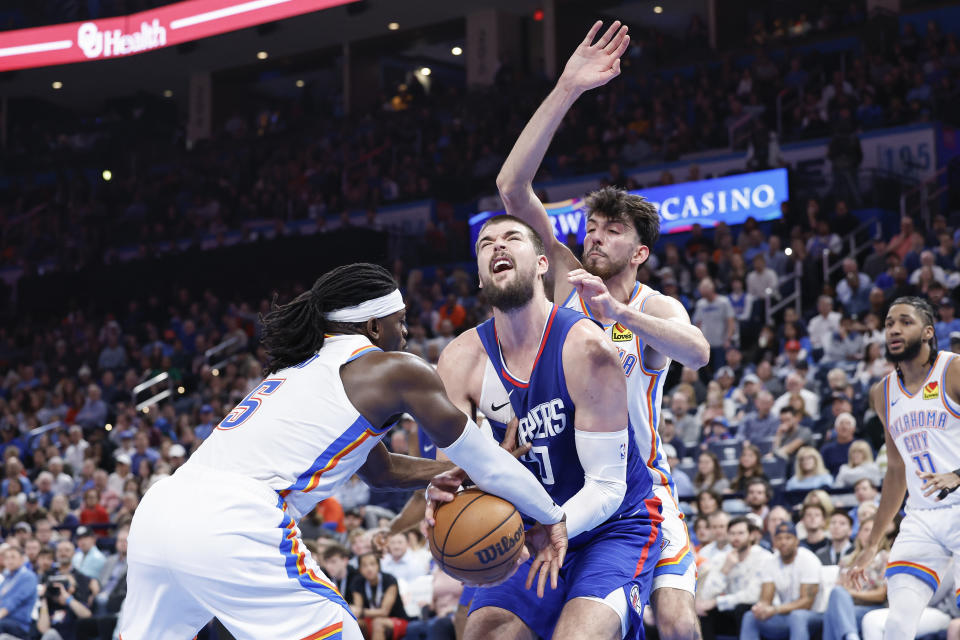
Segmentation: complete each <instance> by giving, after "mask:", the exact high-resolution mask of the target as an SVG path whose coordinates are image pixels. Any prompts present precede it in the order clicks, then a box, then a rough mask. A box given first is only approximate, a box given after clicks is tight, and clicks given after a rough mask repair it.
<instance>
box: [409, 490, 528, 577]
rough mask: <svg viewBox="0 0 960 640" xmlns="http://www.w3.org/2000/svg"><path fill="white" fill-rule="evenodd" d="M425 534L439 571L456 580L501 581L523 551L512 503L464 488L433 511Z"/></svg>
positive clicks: (521, 528)
mask: <svg viewBox="0 0 960 640" xmlns="http://www.w3.org/2000/svg"><path fill="white" fill-rule="evenodd" d="M434 519H435V520H436V523H437V524H436V525H435V526H434V527H433V528H432V529H431V530H430V531H429V532H428V538H429V540H430V552H431V553H432V554H433V557H434V558H435V559H436V561H437V562H438V563H439V564H440V568H441V569H443V571H445V572H446V573H447V575H450V576H453V577H454V578H457V579H458V580H462V581H464V582H468V583H472V584H485V583H489V582H496V581H498V580H501V579H503V578H504V577H505V576H506V575H507V574H508V573H509V572H510V570H511V569H512V568H513V564H514V562H515V561H516V558H517V554H519V553H520V550H521V549H523V543H524V535H523V520H522V519H521V517H520V512H519V511H517V508H516V507H514V506H513V505H512V504H510V503H509V502H507V501H506V500H503V499H501V498H498V497H496V496H492V495H490V494H489V493H484V492H483V491H480V490H479V489H467V490H466V491H462V492H460V493H459V494H457V496H456V497H455V498H454V499H453V501H452V502H447V503H445V504H443V505H441V506H440V507H438V508H437V510H436V513H435V514H434Z"/></svg>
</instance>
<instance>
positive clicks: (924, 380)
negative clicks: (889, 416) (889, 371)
mask: <svg viewBox="0 0 960 640" xmlns="http://www.w3.org/2000/svg"><path fill="white" fill-rule="evenodd" d="M942 354H943V351H939V352H937V357H936V359H935V360H934V361H933V364H932V365H930V370H929V371H927V375H925V376H924V377H923V382H921V383H920V387H919V388H918V389H917V390H916V392H915V393H910V392H909V391H907V389H906V388H905V387H904V386H903V381H902V380H900V376H897V384H898V385H900V391H902V392H903V395H905V396H907V397H908V398H910V399H911V400H913V398H914V396H916V395H917V393H920V389H923V388H924V387H925V386H926V384H927V380H928V379H929V378H930V374H931V373H933V370H934V369H936V368H937V363H938V362H940V356H941V355H942Z"/></svg>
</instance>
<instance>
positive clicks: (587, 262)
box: [583, 253, 630, 280]
mask: <svg viewBox="0 0 960 640" xmlns="http://www.w3.org/2000/svg"><path fill="white" fill-rule="evenodd" d="M603 258H605V259H606V262H604V263H602V264H598V263H597V262H595V260H596V257H594V256H589V257H587V256H584V259H583V268H584V270H586V272H587V273H589V274H591V275H594V276H597V277H598V278H600V279H601V280H607V279H608V278H612V277H613V276H615V275H617V274H618V273H620V272H621V271H623V270H624V269H626V267H627V265H629V264H630V258H623V259H621V260H616V261H615V260H614V259H613V258H611V257H610V256H609V255H608V254H606V253H605V254H603Z"/></svg>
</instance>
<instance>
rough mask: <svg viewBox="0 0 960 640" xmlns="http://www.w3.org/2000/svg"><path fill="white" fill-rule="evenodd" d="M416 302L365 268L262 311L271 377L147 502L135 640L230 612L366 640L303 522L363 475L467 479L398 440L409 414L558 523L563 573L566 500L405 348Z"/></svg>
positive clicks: (137, 526) (253, 631)
mask: <svg viewBox="0 0 960 640" xmlns="http://www.w3.org/2000/svg"><path fill="white" fill-rule="evenodd" d="M405 313H406V312H405V305H404V302H403V298H402V297H401V295H400V292H399V291H398V290H397V286H396V283H395V282H394V280H393V278H392V277H391V276H390V274H389V272H387V271H386V270H385V269H382V268H381V267H377V266H376V265H369V264H355V265H349V266H346V267H341V268H338V269H334V270H333V271H331V272H329V273H327V274H325V275H324V276H322V277H321V278H320V279H319V280H317V282H316V283H315V284H314V286H313V287H312V288H311V289H310V290H309V291H306V292H304V293H303V294H301V295H300V296H298V297H297V298H296V299H294V300H293V301H291V302H290V303H288V304H285V305H282V306H279V307H275V308H274V309H273V310H272V311H271V312H270V313H268V314H267V315H266V316H265V317H264V318H263V324H264V328H263V343H264V345H265V347H266V349H267V352H268V354H269V364H268V366H267V377H266V378H265V379H264V380H263V382H262V383H261V384H260V385H258V386H257V387H256V388H255V389H254V390H253V391H252V392H251V393H250V394H249V395H248V396H247V398H245V399H244V400H243V401H242V402H241V403H240V404H238V405H237V407H236V408H235V409H234V410H233V411H231V412H230V413H229V414H228V415H227V416H226V417H225V418H224V419H223V420H222V421H221V422H220V424H219V425H217V427H216V429H215V430H214V432H213V434H212V435H211V436H210V437H209V438H208V439H207V440H206V441H204V443H203V445H201V446H200V448H199V449H198V450H197V451H196V453H194V455H193V456H191V458H190V460H188V461H187V463H186V464H184V465H183V466H181V467H180V468H179V469H178V470H177V472H176V473H175V474H174V475H173V476H171V477H170V478H167V479H164V480H161V481H160V482H158V483H156V484H155V485H154V486H153V487H151V489H150V490H149V491H148V492H147V494H146V495H145V496H144V498H143V501H142V502H141V503H140V506H139V507H138V508H137V512H136V515H134V518H133V523H132V525H131V529H130V538H129V549H128V563H129V564H128V566H129V569H128V572H127V590H128V591H127V599H126V601H125V603H124V611H123V615H122V617H121V620H120V622H119V629H120V632H121V638H123V639H124V640H182V639H183V638H191V637H193V636H194V635H196V633H197V631H198V630H199V629H200V628H201V627H202V626H203V625H204V624H206V623H207V621H208V620H209V619H210V618H212V617H216V618H218V619H219V620H220V621H221V622H222V623H223V625H224V626H225V627H226V628H227V629H228V630H229V631H230V632H231V633H232V634H233V636H234V637H236V638H237V639H238V640H262V639H263V638H291V639H292V638H302V639H307V638H309V639H311V640H322V639H340V638H343V639H347V640H360V638H361V631H360V628H359V626H358V624H357V621H356V619H355V618H354V617H353V614H352V613H351V611H350V608H349V607H348V606H347V604H346V602H345V601H344V600H343V597H342V595H341V594H340V593H338V592H337V590H336V587H335V586H333V584H331V582H330V580H328V579H327V578H326V576H324V574H323V572H322V571H321V570H320V567H319V566H317V564H316V563H315V562H314V560H313V558H312V556H311V554H309V553H307V552H306V550H305V547H304V545H303V540H302V539H301V537H300V531H299V529H298V527H297V524H296V522H297V520H298V519H299V518H300V517H301V516H302V515H303V514H305V513H309V512H310V511H311V510H312V509H313V508H314V507H315V506H316V504H317V502H319V501H320V500H323V499H324V498H327V497H329V496H330V495H332V493H333V492H334V490H335V489H336V488H337V487H338V486H339V485H340V484H342V483H343V482H345V481H346V480H348V479H349V478H350V477H351V476H352V475H353V474H354V473H359V474H360V476H361V477H363V478H364V479H365V480H366V481H367V482H368V483H369V484H371V485H373V486H381V487H382V486H387V487H397V488H418V487H424V486H426V485H427V484H428V483H429V482H430V481H431V478H433V482H434V483H435V484H436V485H438V486H441V487H442V486H456V485H458V484H459V482H460V480H459V479H460V478H461V477H462V475H461V472H460V470H457V471H456V473H453V472H451V471H450V470H451V467H452V465H451V463H449V462H436V461H433V462H431V461H426V460H421V459H418V458H413V457H410V456H404V455H398V454H391V453H389V452H388V451H387V449H386V447H385V446H384V445H383V443H382V442H381V440H382V438H383V436H384V434H385V433H387V432H388V431H389V429H390V428H391V427H392V426H393V425H394V424H395V423H396V421H397V419H398V418H399V417H400V415H401V414H403V413H411V414H413V415H415V416H416V417H417V419H418V421H419V423H420V424H421V425H423V427H424V429H425V430H426V432H427V434H428V435H429V436H430V438H431V439H432V441H433V442H434V443H435V444H436V446H437V447H439V448H440V450H441V451H443V452H444V453H445V455H446V456H447V457H448V458H449V459H450V460H451V461H453V462H454V463H456V464H459V465H461V468H462V469H463V471H464V472H466V473H469V475H470V478H471V479H472V480H473V481H474V482H476V484H477V485H478V486H480V487H481V488H483V489H485V490H486V491H489V492H491V493H494V494H496V495H499V496H501V497H503V498H505V499H507V500H509V501H511V502H513V503H514V504H515V505H516V506H517V508H518V509H519V510H520V511H521V512H523V513H525V514H527V515H528V516H530V517H533V518H535V519H536V520H538V521H540V522H541V523H543V525H541V526H540V527H539V528H538V531H540V532H541V535H540V536H539V537H536V538H535V539H533V540H531V541H530V542H531V543H532V546H533V551H534V552H536V553H537V555H538V556H545V557H547V558H548V561H549V562H548V564H547V566H545V567H544V571H545V572H547V573H556V572H557V571H558V570H559V566H560V564H561V563H562V559H563V554H564V552H565V549H566V528H565V526H564V524H563V523H564V513H563V510H562V509H561V508H560V507H559V506H557V505H556V503H555V502H554V501H553V499H552V498H551V497H550V496H549V494H548V493H547V492H546V491H545V490H544V489H543V487H542V486H541V485H540V483H538V482H537V481H536V479H535V478H533V477H531V476H530V474H529V472H528V471H527V470H526V469H525V468H524V466H523V465H521V464H520V463H519V462H517V460H516V459H515V458H514V457H513V456H511V455H510V454H509V453H508V452H506V451H505V450H503V449H501V448H500V447H498V446H497V445H496V444H495V443H494V442H492V441H491V440H490V438H488V437H486V436H483V435H482V434H481V432H480V430H479V429H478V428H477V427H476V426H475V425H474V424H473V423H472V422H471V421H470V420H469V419H468V418H467V417H466V416H465V415H464V414H463V413H462V412H460V411H459V410H457V408H456V407H455V406H453V405H452V404H451V403H450V401H449V400H448V399H447V397H446V395H445V394H444V391H443V383H442V382H441V381H440V379H439V378H438V377H437V374H436V372H435V371H434V370H433V368H432V367H431V366H430V365H428V364H426V363H425V362H424V361H423V360H421V359H420V358H417V357H414V356H411V355H409V354H404V353H396V351H398V350H399V349H401V348H402V347H403V344H404V342H405V340H406V326H405V319H404V318H405ZM445 471H446V472H447V475H446V476H444V475H443V473H444V472H445ZM436 474H441V475H440V477H434V476H435V475H436ZM451 482H452V485H451ZM538 544H542V545H543V546H548V547H549V548H550V551H549V553H548V552H546V551H545V550H544V549H542V548H540V546H538ZM523 554H527V555H526V556H524V557H529V554H528V553H527V551H526V549H525V550H524V551H523ZM518 564H519V563H518Z"/></svg>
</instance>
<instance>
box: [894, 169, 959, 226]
mask: <svg viewBox="0 0 960 640" xmlns="http://www.w3.org/2000/svg"><path fill="white" fill-rule="evenodd" d="M949 169H950V165H944V166H943V167H941V168H940V170H938V171H937V172H936V173H935V174H933V175H932V176H930V177H929V178H928V179H926V180H924V181H923V182H921V183H920V184H918V185H917V186H915V187H913V188H912V189H908V190H906V191H904V192H903V193H901V194H900V216H901V217H909V218H913V219H916V217H917V215H919V216H920V221H921V222H922V223H923V228H924V229H929V228H930V221H931V219H932V218H933V215H934V212H937V211H939V205H940V204H941V203H940V199H941V197H942V196H944V195H946V194H947V192H948V191H949V187H948V186H947V185H948V181H947V180H946V179H945V176H946V175H947V172H948V171H949Z"/></svg>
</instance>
